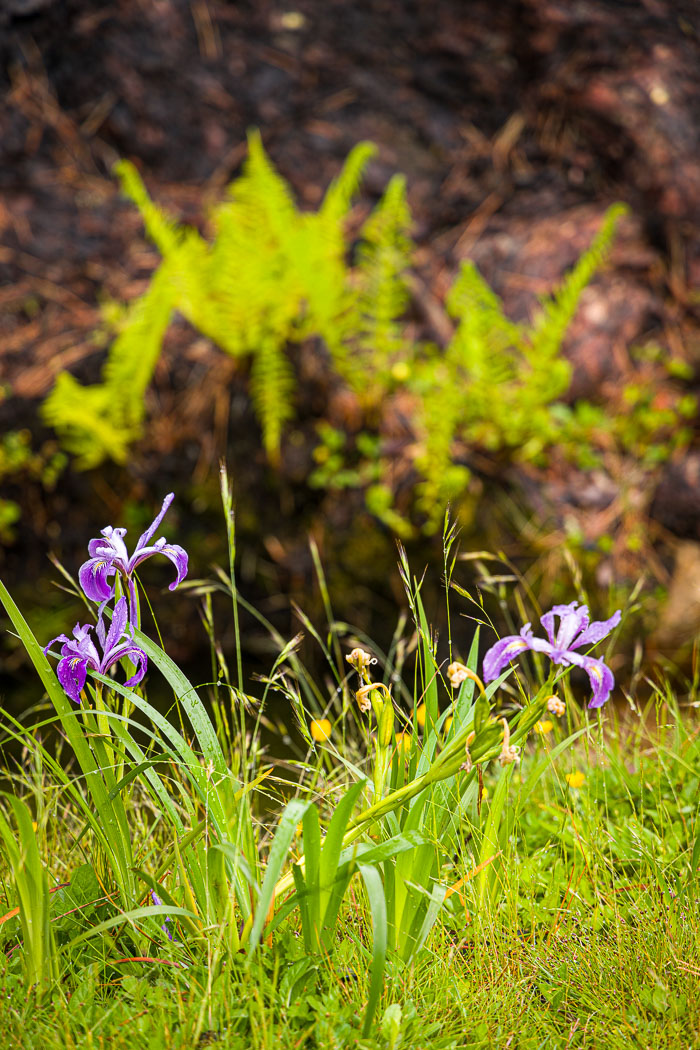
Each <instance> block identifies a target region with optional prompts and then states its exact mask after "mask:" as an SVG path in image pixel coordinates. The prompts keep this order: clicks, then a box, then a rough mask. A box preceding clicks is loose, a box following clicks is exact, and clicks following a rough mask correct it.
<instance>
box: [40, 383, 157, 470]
mask: <svg viewBox="0 0 700 1050" xmlns="http://www.w3.org/2000/svg"><path fill="white" fill-rule="evenodd" d="M41 412H42V415H43V417H44V419H45V420H46V422H47V423H48V424H49V426H52V427H54V428H55V429H56V430H57V431H58V434H59V435H60V438H61V441H62V443H63V445H64V447H65V448H66V449H67V450H68V451H69V452H72V453H73V454H74V455H75V456H77V460H76V466H77V467H78V469H79V470H87V469H89V468H90V467H96V466H97V465H98V464H99V463H101V462H102V461H103V460H105V459H114V460H116V462H117V463H124V462H126V460H127V458H128V453H129V444H130V443H131V442H132V441H133V440H134V439H135V438H136V437H138V432H137V431H136V430H134V429H132V428H130V427H129V426H128V424H127V423H126V422H125V420H124V419H123V417H122V415H121V410H120V405H119V404H118V402H115V399H114V396H113V393H112V391H111V390H110V388H109V387H108V386H105V385H104V384H102V383H100V384H97V385H95V386H82V385H81V384H80V383H78V382H77V380H76V379H74V378H73V376H72V375H70V374H69V373H68V372H62V373H61V374H60V375H59V376H58V379H57V380H56V385H55V387H54V388H53V390H52V391H51V393H50V394H49V396H48V398H47V399H46V401H45V402H44V404H43V405H42V409H41Z"/></svg>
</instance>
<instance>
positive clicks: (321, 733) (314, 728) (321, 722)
mask: <svg viewBox="0 0 700 1050" xmlns="http://www.w3.org/2000/svg"><path fill="white" fill-rule="evenodd" d="M311 736H312V737H313V739H314V740H315V741H316V743H317V744H324V743H325V742H326V740H330V738H331V724H330V722H329V721H328V719H327V718H319V719H313V721H312V722H311Z"/></svg>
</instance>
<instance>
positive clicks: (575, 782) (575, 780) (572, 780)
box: [566, 769, 586, 788]
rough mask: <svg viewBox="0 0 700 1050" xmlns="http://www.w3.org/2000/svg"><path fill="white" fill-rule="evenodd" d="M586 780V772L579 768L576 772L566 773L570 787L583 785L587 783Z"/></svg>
mask: <svg viewBox="0 0 700 1050" xmlns="http://www.w3.org/2000/svg"><path fill="white" fill-rule="evenodd" d="M585 780H586V776H585V774H584V773H582V772H581V770H580V769H577V770H576V771H575V772H574V773H567V774H566V783H567V784H568V785H569V787H572V788H580V787H582V786H583V784H584V783H585Z"/></svg>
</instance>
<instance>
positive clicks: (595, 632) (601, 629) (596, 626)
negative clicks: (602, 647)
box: [571, 609, 622, 649]
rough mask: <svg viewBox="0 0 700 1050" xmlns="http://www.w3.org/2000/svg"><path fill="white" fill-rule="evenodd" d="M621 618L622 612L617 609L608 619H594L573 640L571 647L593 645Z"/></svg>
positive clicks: (608, 632)
mask: <svg viewBox="0 0 700 1050" xmlns="http://www.w3.org/2000/svg"><path fill="white" fill-rule="evenodd" d="M621 618H622V613H621V612H620V610H619V609H618V610H617V612H616V613H614V614H613V615H612V616H611V617H610V619H609V620H596V621H595V623H592V624H591V625H590V627H586V629H585V630H584V631H582V632H581V634H580V635H579V636H578V638H577V639H576V641H575V642H573V644H572V646H571V648H572V649H579V648H580V647H581V646H582V645H595V644H596V642H600V641H601V640H602V639H603V638H605V637H606V636H607V635H608V634H610V632H611V631H612V630H613V629H614V628H615V627H617V625H618V624H619V622H620V620H621Z"/></svg>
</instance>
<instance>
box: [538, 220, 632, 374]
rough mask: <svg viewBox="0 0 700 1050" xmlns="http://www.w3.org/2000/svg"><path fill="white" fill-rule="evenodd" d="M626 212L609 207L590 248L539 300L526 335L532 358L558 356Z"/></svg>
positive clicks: (608, 252)
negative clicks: (583, 295)
mask: <svg viewBox="0 0 700 1050" xmlns="http://www.w3.org/2000/svg"><path fill="white" fill-rule="evenodd" d="M626 212H627V208H626V206H625V205H624V204H614V205H612V207H610V208H608V210H607V211H606V213H605V215H604V217H603V223H602V225H601V228H600V230H599V231H598V234H597V235H596V237H595V239H594V240H593V243H592V244H591V246H590V248H589V249H588V250H587V251H585V252H584V253H583V255H582V256H581V258H580V259H579V260H578V262H577V263H576V265H575V266H574V267H573V269H572V270H571V272H570V273H569V274H567V276H566V277H565V278H564V280H563V281H562V282H561V284H560V285H559V287H558V288H557V289H556V291H555V292H554V293H553V294H552V295H551V296H550V297H549V298H546V299H543V300H542V302H541V308H540V310H539V311H538V313H537V315H536V316H535V318H534V319H533V322H532V325H531V326H530V329H529V331H528V333H527V335H528V340H529V342H530V346H531V349H530V351H529V356H530V357H531V359H534V360H536V359H541V358H542V357H543V356H544V357H546V358H551V357H554V356H555V355H556V354H557V353H558V351H559V348H560V346H561V343H562V340H563V339H564V336H565V335H566V330H567V328H568V327H569V325H570V324H571V322H572V321H573V318H574V314H575V313H576V310H577V309H578V304H579V300H580V298H581V293H582V292H583V290H584V289H585V288H586V287H587V286H588V285H589V284H590V282H591V280H592V278H593V276H594V275H595V273H596V271H597V270H598V269H600V267H601V266H602V264H603V263H604V262H605V260H606V258H607V257H608V255H609V254H610V249H611V247H612V243H613V240H614V237H615V231H616V229H617V224H618V222H619V221H620V219H621V217H622V216H623V215H624V214H626Z"/></svg>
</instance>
